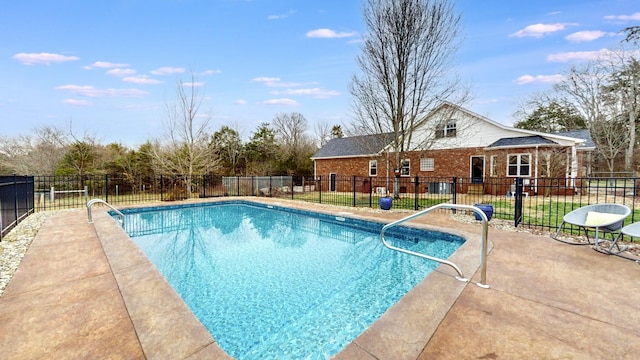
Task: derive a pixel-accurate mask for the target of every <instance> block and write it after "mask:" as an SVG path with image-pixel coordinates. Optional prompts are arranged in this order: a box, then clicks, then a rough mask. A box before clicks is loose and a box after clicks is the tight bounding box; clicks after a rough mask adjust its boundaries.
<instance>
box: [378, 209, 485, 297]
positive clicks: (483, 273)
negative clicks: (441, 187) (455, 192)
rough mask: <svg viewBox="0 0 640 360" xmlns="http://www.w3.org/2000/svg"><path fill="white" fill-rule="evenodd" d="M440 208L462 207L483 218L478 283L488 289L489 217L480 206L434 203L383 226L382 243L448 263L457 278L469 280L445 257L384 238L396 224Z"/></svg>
mask: <svg viewBox="0 0 640 360" xmlns="http://www.w3.org/2000/svg"><path fill="white" fill-rule="evenodd" d="M440 208H449V209H461V210H471V211H473V212H474V213H476V214H478V215H480V217H481V218H482V254H481V258H480V263H481V264H480V266H481V279H480V282H479V283H476V285H478V286H480V287H482V288H485V289H488V288H489V285H487V235H488V233H489V220H488V219H487V215H486V214H485V213H484V212H483V211H482V210H480V209H479V208H478V207H475V206H472V205H458V204H445V203H442V204H437V205H433V206H431V207H428V208H426V209H424V210H421V211H419V212H417V213H415V214H412V215H409V216H407V217H404V218H402V219H400V220H396V221H394V222H391V223H389V224H387V225H385V226H383V227H382V230H381V231H380V239H382V243H383V244H384V246H386V247H388V248H389V249H391V250H396V251H399V252H402V253H405V254H409V255H414V256H418V257H421V258H424V259H428V260H433V261H437V262H439V263H441V264H444V265H448V266H450V267H452V268H453V269H454V270H455V271H456V272H457V273H458V276H456V279H458V280H460V281H464V282H467V281H469V279H467V278H466V277H465V276H464V274H463V273H462V270H460V268H459V267H458V266H457V265H456V264H454V263H452V262H450V261H447V260H444V259H439V258H436V257H432V256H429V255H425V254H420V253H417V252H414V251H411V250H406V249H402V248H399V247H395V246H393V245H391V244H389V243H387V241H386V240H385V239H384V232H385V231H386V230H387V229H389V228H392V227H394V226H396V225H399V224H402V223H403V222H405V221H409V220H411V219H414V218H417V217H418V216H422V215H424V214H426V213H428V212H431V211H433V210H437V209H440Z"/></svg>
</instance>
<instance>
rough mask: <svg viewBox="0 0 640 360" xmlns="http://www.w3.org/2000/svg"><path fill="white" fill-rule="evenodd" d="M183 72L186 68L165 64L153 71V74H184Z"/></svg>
mask: <svg viewBox="0 0 640 360" xmlns="http://www.w3.org/2000/svg"><path fill="white" fill-rule="evenodd" d="M183 72H184V68H176V67H170V66H163V67H160V68H157V69H155V70H153V71H151V73H152V74H153V75H172V74H182V73H183Z"/></svg>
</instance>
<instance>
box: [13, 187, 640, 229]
mask: <svg viewBox="0 0 640 360" xmlns="http://www.w3.org/2000/svg"><path fill="white" fill-rule="evenodd" d="M32 184H35V189H34V190H32V192H31V194H35V203H32V204H33V205H35V210H36V211H41V210H56V209H64V208H79V207H84V206H85V205H86V202H87V200H89V199H92V198H101V199H103V200H105V201H107V202H109V203H111V204H113V205H120V206H121V205H130V204H136V203H152V202H159V201H175V200H184V199H188V198H209V197H222V196H265V197H277V198H288V199H293V200H301V201H307V202H314V203H322V204H330V205H340V206H352V207H369V208H378V207H379V200H380V198H381V197H385V196H387V194H389V195H390V196H392V197H393V200H392V201H393V204H392V208H393V209H407V210H420V209H423V208H427V207H430V206H432V205H435V204H438V203H442V202H449V203H456V204H467V205H473V204H490V205H491V206H492V207H493V209H494V212H493V217H494V218H498V219H505V220H509V221H513V224H514V225H515V226H529V227H540V228H545V229H549V230H552V229H556V228H557V227H558V226H559V225H560V223H561V222H562V218H563V216H564V215H565V214H566V213H568V212H570V211H571V210H574V209H577V208H579V207H582V206H585V205H590V204H596V203H620V204H624V205H627V206H629V207H630V208H631V209H632V214H631V216H629V217H628V218H627V220H626V223H631V222H635V221H640V207H639V206H638V205H637V200H638V197H637V194H638V186H640V184H639V183H638V178H637V177H625V178H620V177H617V178H613V177H607V178H604V177H602V178H595V177H590V178H578V179H571V178H553V179H551V178H485V179H471V178H460V177H397V178H396V177H389V178H387V177H358V176H336V175H331V176H320V177H315V178H314V177H302V176H250V177H236V176H232V177H225V176H211V175H197V176H192V177H187V176H167V175H161V176H143V177H137V178H127V177H115V176H106V175H103V176H36V177H35V178H34V180H33V183H32ZM4 201H5V200H4V195H3V203H4ZM23 207H25V208H26V207H27V206H26V205H25V206H23ZM442 211H451V210H442ZM3 216H4V215H3Z"/></svg>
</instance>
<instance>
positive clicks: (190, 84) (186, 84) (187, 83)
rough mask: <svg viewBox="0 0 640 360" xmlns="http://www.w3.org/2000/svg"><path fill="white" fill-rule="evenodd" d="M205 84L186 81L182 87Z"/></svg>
mask: <svg viewBox="0 0 640 360" xmlns="http://www.w3.org/2000/svg"><path fill="white" fill-rule="evenodd" d="M202 86H204V83H203V82H184V83H182V87H202Z"/></svg>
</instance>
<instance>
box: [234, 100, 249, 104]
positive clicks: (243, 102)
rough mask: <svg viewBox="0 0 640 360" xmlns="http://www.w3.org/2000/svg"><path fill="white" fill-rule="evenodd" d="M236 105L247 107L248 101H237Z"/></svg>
mask: <svg viewBox="0 0 640 360" xmlns="http://www.w3.org/2000/svg"><path fill="white" fill-rule="evenodd" d="M235 103H236V104H238V105H247V100H243V99H238V100H236V101H235Z"/></svg>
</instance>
